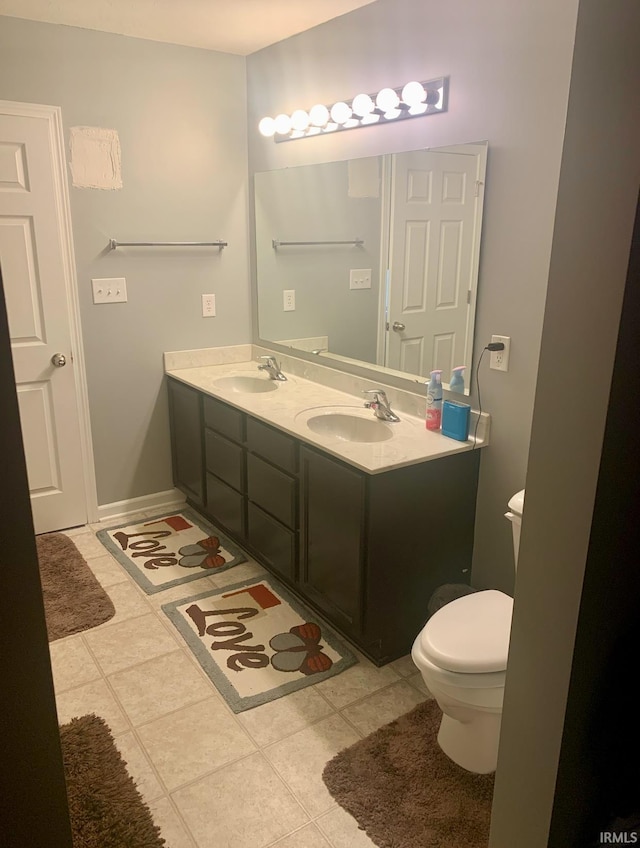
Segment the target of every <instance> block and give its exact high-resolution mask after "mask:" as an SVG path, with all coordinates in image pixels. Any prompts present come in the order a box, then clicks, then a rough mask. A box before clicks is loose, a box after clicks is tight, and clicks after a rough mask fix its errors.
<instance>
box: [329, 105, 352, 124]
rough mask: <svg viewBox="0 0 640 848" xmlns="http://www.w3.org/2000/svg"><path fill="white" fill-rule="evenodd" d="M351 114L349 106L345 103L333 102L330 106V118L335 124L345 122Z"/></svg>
mask: <svg viewBox="0 0 640 848" xmlns="http://www.w3.org/2000/svg"><path fill="white" fill-rule="evenodd" d="M352 114H353V113H352V112H351V107H350V106H347V104H346V103H342V102H340V103H334V105H333V106H332V107H331V120H332V121H335V122H336V124H346V123H347V121H348V120H349V118H350V117H351V115H352Z"/></svg>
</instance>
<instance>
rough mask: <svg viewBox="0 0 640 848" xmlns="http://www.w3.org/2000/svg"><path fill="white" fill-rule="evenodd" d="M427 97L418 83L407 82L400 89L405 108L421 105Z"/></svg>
mask: <svg viewBox="0 0 640 848" xmlns="http://www.w3.org/2000/svg"><path fill="white" fill-rule="evenodd" d="M426 96H427V92H426V91H425V90H424V86H423V85H422V83H420V82H415V80H413V81H412V82H408V83H407V84H406V85H405V87H404V88H403V89H402V99H403V101H404V102H405V103H406V104H407V106H417V105H418V103H422V102H423V101H424V99H425V97H426Z"/></svg>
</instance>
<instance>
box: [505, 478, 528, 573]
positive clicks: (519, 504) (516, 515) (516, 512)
mask: <svg viewBox="0 0 640 848" xmlns="http://www.w3.org/2000/svg"><path fill="white" fill-rule="evenodd" d="M508 506H509V512H505V518H508V519H509V521H510V522H511V530H512V532H513V554H514V556H515V564H516V568H517V567H518V550H519V549H520V525H521V524H522V510H523V509H524V489H521V490H520V491H519V492H516V494H515V495H514V496H513V497H512V498H511V500H510V501H509V504H508Z"/></svg>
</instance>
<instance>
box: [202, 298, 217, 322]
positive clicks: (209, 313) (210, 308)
mask: <svg viewBox="0 0 640 848" xmlns="http://www.w3.org/2000/svg"><path fill="white" fill-rule="evenodd" d="M215 314H216V296H215V294H203V295H202V317H203V318H213V317H214V316H215Z"/></svg>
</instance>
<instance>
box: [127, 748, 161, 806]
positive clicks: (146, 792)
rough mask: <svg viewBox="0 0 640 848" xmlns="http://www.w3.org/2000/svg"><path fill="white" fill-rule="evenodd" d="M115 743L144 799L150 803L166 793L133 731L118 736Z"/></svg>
mask: <svg viewBox="0 0 640 848" xmlns="http://www.w3.org/2000/svg"><path fill="white" fill-rule="evenodd" d="M115 743H116V747H117V749H118V751H120V753H121V754H122V759H123V760H124V761H125V763H126V764H127V771H128V772H129V774H130V775H131V777H132V778H133V780H134V783H135V784H136V786H137V788H138V791H139V792H140V794H141V795H142V797H143V798H144V800H145V801H146V802H147V803H149V801H153V800H154V799H155V798H159V797H160V796H161V795H164V788H163V787H162V785H161V783H160V781H159V780H158V778H157V776H156V773H155V772H154V770H153V768H152V766H151V763H150V762H149V760H148V759H147V756H146V754H145V753H144V751H143V750H142V748H141V747H140V743H139V742H138V740H137V739H136V737H135V736H134V735H133V733H131V732H129V733H124V734H122V735H121V736H116V737H115Z"/></svg>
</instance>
